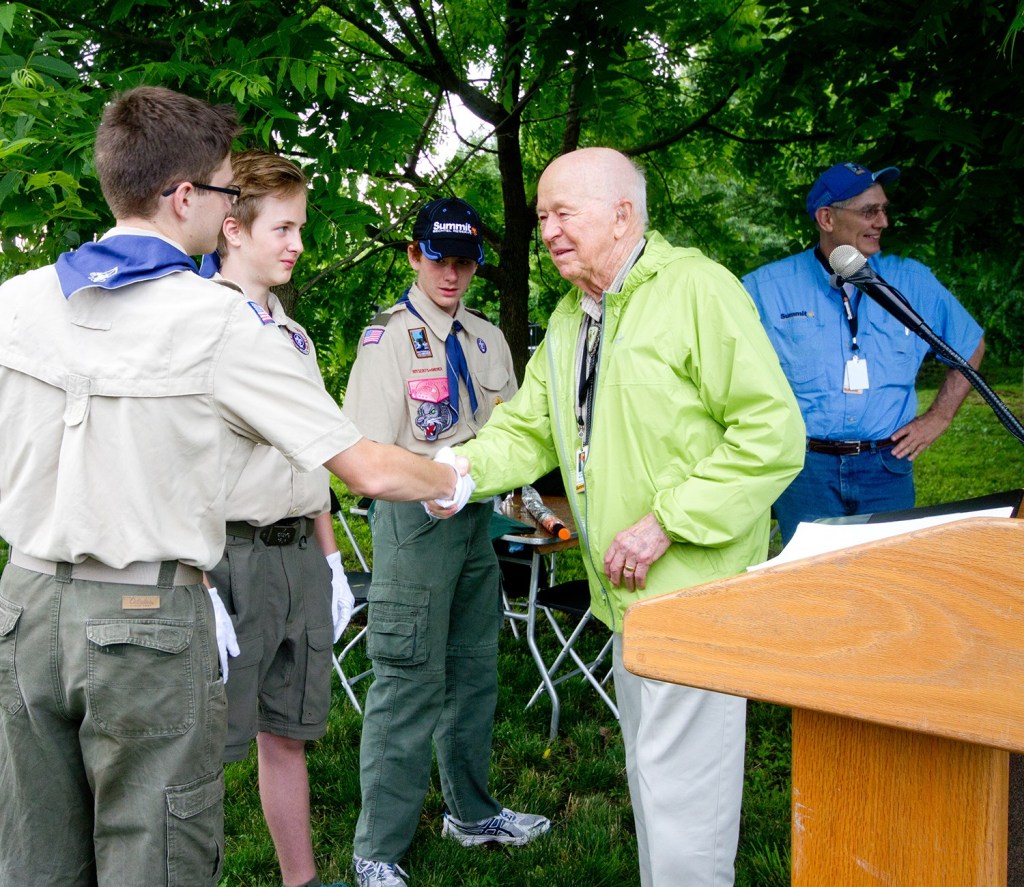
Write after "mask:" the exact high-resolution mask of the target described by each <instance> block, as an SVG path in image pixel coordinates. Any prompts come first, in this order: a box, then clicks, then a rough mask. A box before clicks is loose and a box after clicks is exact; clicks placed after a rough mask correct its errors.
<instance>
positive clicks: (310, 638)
mask: <svg viewBox="0 0 1024 887" xmlns="http://www.w3.org/2000/svg"><path fill="white" fill-rule="evenodd" d="M306 644H307V650H306V683H305V686H304V687H303V691H302V723H303V724H320V723H323V722H324V721H326V720H327V712H328V711H329V710H330V707H331V649H332V647H333V644H334V627H333V626H330V625H328V626H326V627H325V628H311V629H309V630H308V631H307V632H306Z"/></svg>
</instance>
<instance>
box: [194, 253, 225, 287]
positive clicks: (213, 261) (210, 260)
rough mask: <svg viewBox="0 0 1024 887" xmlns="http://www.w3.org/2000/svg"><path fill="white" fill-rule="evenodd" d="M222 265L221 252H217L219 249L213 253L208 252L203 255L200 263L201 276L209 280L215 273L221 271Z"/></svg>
mask: <svg viewBox="0 0 1024 887" xmlns="http://www.w3.org/2000/svg"><path fill="white" fill-rule="evenodd" d="M220 266H221V260H220V253H219V252H217V250H214V251H213V252H212V253H207V254H206V255H205V256H203V261H202V262H201V263H200V265H199V276H200V277H205V278H206V279H207V280H209V279H210V278H211V277H213V275H214V274H216V273H217V272H218V271H220Z"/></svg>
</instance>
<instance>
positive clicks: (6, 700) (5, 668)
mask: <svg viewBox="0 0 1024 887" xmlns="http://www.w3.org/2000/svg"><path fill="white" fill-rule="evenodd" d="M20 618H21V607H19V606H17V605H16V604H12V603H11V602H10V601H5V600H4V599H3V598H0V706H2V707H3V709H4V711H6V712H7V713H8V714H9V715H13V714H17V713H18V712H19V711H21V707H22V706H23V705H24V704H25V702H24V699H23V698H22V696H21V688H20V687H19V686H18V672H17V670H16V669H15V667H14V651H15V648H16V647H17V641H18V632H17V627H18V620H19V619H20Z"/></svg>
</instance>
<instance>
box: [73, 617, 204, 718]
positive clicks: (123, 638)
mask: <svg viewBox="0 0 1024 887" xmlns="http://www.w3.org/2000/svg"><path fill="white" fill-rule="evenodd" d="M85 633H86V636H87V637H88V638H89V641H90V644H89V654H88V656H89V659H88V661H89V666H88V667H89V682H88V695H89V709H90V711H91V713H92V716H93V719H94V720H95V721H96V725H97V726H98V727H99V728H100V729H101V730H103V731H104V732H105V733H108V734H110V735H111V736H122V737H132V736H172V735H176V734H181V733H186V732H188V731H189V730H191V729H192V727H193V726H194V724H195V722H196V698H195V688H194V687H193V674H192V660H191V657H190V655H189V653H190V650H189V645H190V644H191V643H192V623H191V622H179V621H172V620H157V619H138V620H134V619H90V620H89V621H88V622H87V623H86V626H85Z"/></svg>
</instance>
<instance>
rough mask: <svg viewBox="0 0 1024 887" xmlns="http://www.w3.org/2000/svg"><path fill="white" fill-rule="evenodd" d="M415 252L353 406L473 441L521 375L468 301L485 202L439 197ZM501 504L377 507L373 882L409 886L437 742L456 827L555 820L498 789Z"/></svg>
mask: <svg viewBox="0 0 1024 887" xmlns="http://www.w3.org/2000/svg"><path fill="white" fill-rule="evenodd" d="M408 256H409V264H410V265H412V267H413V270H415V271H416V283H415V284H414V285H413V286H411V287H410V288H409V289H408V290H407V291H406V292H405V293H404V294H403V296H402V297H401V299H399V300H398V302H397V303H396V304H395V305H394V306H393V307H392V308H390V309H388V310H387V311H385V312H384V313H383V314H381V315H380V316H379V317H377V318H376V319H375V320H374V321H373V323H372V324H371V325H370V326H369V327H367V329H366V331H365V332H364V333H363V339H362V343H361V345H360V348H359V353H358V355H357V357H356V362H355V365H354V366H353V368H352V374H351V376H350V378H349V383H348V388H347V391H346V395H345V404H344V412H345V414H346V415H347V416H349V417H350V418H351V419H352V420H353V421H354V422H355V423H356V424H357V425H358V426H359V427H360V429H362V431H363V433H364V434H366V435H367V437H369V438H371V439H372V440H376V441H380V442H382V443H397V444H399V445H400V446H403V447H406V448H407V449H410V450H412V451H413V452H414V453H421V454H423V455H425V456H429V455H433V454H434V453H436V452H437V451H438V450H439V449H440V448H442V447H450V446H454V445H455V444H458V443H462V442H463V441H466V440H469V439H470V438H472V437H474V436H475V435H476V433H477V431H478V430H479V429H480V428H481V427H482V426H483V424H484V423H485V422H486V421H487V419H488V418H490V415H491V412H492V410H493V409H494V407H495V406H496V405H497V404H499V403H501V402H502V401H504V400H507V399H509V398H511V397H512V395H513V394H515V391H516V379H515V374H514V371H513V367H512V356H511V354H510V352H509V349H508V345H507V344H506V342H505V339H504V337H503V336H502V335H501V332H500V331H499V330H498V329H497V327H495V326H493V325H492V324H491V323H489V322H488V321H486V320H485V319H484V318H483V317H481V316H479V315H478V314H476V313H474V312H472V311H469V310H468V309H467V308H466V307H465V306H464V305H463V304H462V296H463V294H464V293H465V292H466V289H467V288H468V286H469V284H470V281H471V280H472V278H473V275H474V274H475V273H476V269H477V266H478V265H479V264H481V263H482V262H483V259H484V256H483V238H482V236H481V234H480V220H479V217H478V216H477V214H476V211H475V210H474V209H473V208H472V207H471V206H470V205H469V204H467V203H465V202H464V201H462V200H458V199H454V198H445V199H440V200H435V201H432V202H431V203H428V204H427V205H426V206H425V207H424V208H423V210H422V211H421V212H420V214H419V217H418V218H417V220H416V224H415V226H414V227H413V243H411V244H410V245H409V247H408ZM492 511H493V508H492V505H491V503H490V501H487V502H480V503H476V504H473V505H469V506H467V507H466V508H465V509H464V510H463V511H462V512H460V513H459V514H458V515H457V516H456V517H454V518H453V519H451V520H447V521H442V522H438V521H436V520H434V519H433V518H431V517H429V516H428V515H427V514H426V513H424V509H423V508H421V507H420V506H419V505H416V504H411V505H395V504H393V503H388V502H378V503H377V504H376V506H375V508H374V510H373V515H372V518H371V521H372V530H373V581H372V584H371V586H370V593H369V617H368V619H369V621H368V626H369V630H368V635H367V652H368V654H369V656H370V658H371V659H372V660H373V670H374V675H375V680H374V682H373V683H372V684H371V685H370V689H369V692H368V694H367V698H366V709H365V715H364V718H363V736H362V745H361V751H360V781H361V785H362V798H363V806H362V810H361V812H360V815H359V822H358V824H357V826H356V835H355V844H354V851H355V852H354V856H353V865H354V868H355V872H356V877H357V879H358V883H359V885H360V887H401V885H404V884H405V883H406V882H405V881H404V880H403V876H405V877H407V875H406V873H405V872H404V871H403V870H402V869H401V868H400V867H399V865H398V862H399V860H400V859H401V858H402V856H403V855H404V854H405V852H406V850H407V849H408V848H409V845H410V844H411V843H412V839H413V836H414V834H415V831H416V826H417V824H418V822H419V817H420V811H421V808H422V806H423V801H424V798H425V797H426V792H427V788H428V784H429V781H430V768H431V757H432V755H431V738H433V743H434V745H435V746H436V748H437V762H438V769H439V771H440V775H441V789H442V792H443V794H444V798H445V802H446V803H447V805H448V812H446V813H445V816H444V830H443V834H445V835H447V836H449V837H452V838H454V839H455V840H458V841H459V842H460V843H462V844H464V845H466V846H471V845H473V844H479V843H485V842H488V841H496V842H500V843H509V844H525V843H527V842H528V841H530V840H532V839H533V838H534V837H536V836H538V835H540V834H543V833H544V832H545V831H547V829H548V827H549V826H550V823H549V822H548V820H547V819H545V818H544V817H542V816H535V815H532V814H524V813H514V812H512V811H511V810H507V809H505V808H503V807H502V805H501V804H500V803H499V802H498V801H496V800H495V799H494V798H493V797H492V796H491V795H490V793H489V792H488V790H487V782H488V771H489V768H490V758H491V730H492V726H493V722H494V709H495V705H496V702H497V694H498V678H497V652H498V630H499V628H500V627H501V622H502V608H501V595H500V590H499V585H498V581H499V580H498V562H497V559H496V557H495V553H494V548H493V546H492V545H491V539H490V533H489V529H488V525H489V522H490V516H491V513H492Z"/></svg>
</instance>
